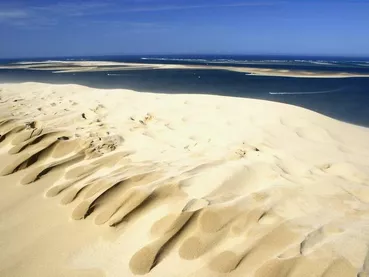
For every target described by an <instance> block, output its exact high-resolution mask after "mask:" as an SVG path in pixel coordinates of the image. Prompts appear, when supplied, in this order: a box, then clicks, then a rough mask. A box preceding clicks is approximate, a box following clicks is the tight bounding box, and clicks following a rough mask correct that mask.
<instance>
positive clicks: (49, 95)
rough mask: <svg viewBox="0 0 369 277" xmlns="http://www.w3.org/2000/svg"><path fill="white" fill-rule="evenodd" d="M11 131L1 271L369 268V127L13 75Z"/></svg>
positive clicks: (1, 141) (0, 222)
mask: <svg viewBox="0 0 369 277" xmlns="http://www.w3.org/2000/svg"><path fill="white" fill-rule="evenodd" d="M114 65H115V64H114ZM114 65H113V64H110V63H105V64H103V65H101V64H100V66H105V67H108V68H110V67H111V66H114ZM18 66H19V67H22V68H23V67H24V66H28V65H24V64H22V65H18ZM47 66H48V70H50V67H52V68H53V69H55V70H59V71H60V70H61V71H63V70H67V71H68V70H69V71H70V70H81V69H75V68H72V69H71V68H66V67H65V65H60V66H59V65H58V66H55V65H54V64H50V63H49V64H47ZM119 66H120V67H122V65H119ZM124 66H126V65H124ZM145 66H147V65H145ZM175 66H176V68H178V66H177V65H175ZM62 67H63V68H62ZM72 67H75V66H72ZM78 67H81V68H82V69H83V68H84V67H86V68H88V69H89V70H90V69H91V68H92V69H94V70H96V68H98V67H99V66H98V65H96V64H91V63H84V64H83V65H81V64H79V65H78ZM163 67H164V68H165V67H170V66H169V65H163ZM41 68H42V67H41ZM92 69H91V70H92ZM149 69H153V68H152V65H151V66H150V68H149ZM109 70H111V69H109ZM119 70H122V68H120V69H119ZM131 70H132V69H131ZM255 70H258V71H254V72H250V70H249V71H247V72H249V73H254V74H264V75H268V74H272V73H273V74H275V72H271V71H265V70H264V71H262V70H260V69H255ZM282 73H283V74H287V75H288V74H290V72H280V74H282ZM295 73H296V72H295ZM296 74H297V73H296ZM296 74H295V75H296ZM300 74H301V76H302V74H303V73H301V72H300ZM341 74H342V73H341ZM303 75H304V76H310V75H309V74H306V73H304V74H303ZM331 77H332V76H331ZM341 77H342V76H341ZM344 77H349V76H344ZM0 135H1V136H0V185H1V193H0V247H1V251H0V276H7V277H8V276H14V277H15V276H31V277H33V276H40V277H42V276H82V277H95V276H96V277H98V276H99V277H100V276H106V277H112V276H125V277H126V276H137V275H142V276H157V277H165V276H168V277H171V276H178V277H182V276H186V277H187V276H191V277H196V276H198V277H200V276H201V277H218V276H219V277H221V276H227V277H228V276H230V277H241V276H242V277H244V276H256V277H269V276H270V277H280V276H324V277H337V276H342V277H343V276H344V277H346V276H353V277H355V276H360V277H364V276H369V258H368V257H369V248H368V247H369V246H368V241H369V224H368V220H369V209H368V208H369V129H368V128H365V127H360V126H356V125H352V124H348V123H344V122H341V121H338V120H336V119H332V118H329V117H327V116H324V115H321V114H319V113H316V112H313V111H310V110H307V109H304V108H301V107H296V106H292V105H287V104H282V103H276V102H271V101H263V100H255V99H246V98H244V99H242V98H236V97H226V96H215V95H199V94H197V95H189V94H177V95H174V94H157V93H150V92H136V91H133V90H126V89H99V88H90V87H86V86H81V85H73V84H65V85H55V84H43V83H31V82H28V83H20V84H16V83H5V84H1V85H0Z"/></svg>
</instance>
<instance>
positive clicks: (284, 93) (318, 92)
mask: <svg viewBox="0 0 369 277" xmlns="http://www.w3.org/2000/svg"><path fill="white" fill-rule="evenodd" d="M344 89H345V88H339V89H332V90H320V91H298V92H284V91H281V92H273V91H271V92H269V94H271V95H305V94H325V93H334V92H339V91H342V90H344Z"/></svg>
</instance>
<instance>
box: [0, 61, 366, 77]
mask: <svg viewBox="0 0 369 277" xmlns="http://www.w3.org/2000/svg"><path fill="white" fill-rule="evenodd" d="M0 69H25V70H47V71H53V73H74V72H101V71H126V70H127V71H128V70H166V69H167V70H169V69H182V70H224V71H233V72H241V73H246V74H249V75H257V76H277V77H290V78H296V77H298V78H367V77H369V74H365V73H360V74H358V73H349V72H334V71H329V70H327V71H326V72H316V71H314V70H291V69H275V68H257V67H251V66H250V65H249V66H242V67H241V66H237V65H232V66H222V65H208V64H202V65H189V64H187V65H186V64H160V63H159V64H155V63H129V62H116V61H62V60H61V61H59V60H55V61H53V60H50V61H42V62H36V61H34V62H18V63H13V64H8V65H2V66H0Z"/></svg>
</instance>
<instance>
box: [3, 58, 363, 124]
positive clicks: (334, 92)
mask: <svg viewBox="0 0 369 277" xmlns="http://www.w3.org/2000/svg"><path fill="white" fill-rule="evenodd" d="M144 58H145V59H144V60H143V59H142V57H138V56H131V57H83V58H81V57H79V58H74V59H76V60H81V59H84V60H110V61H125V62H140V63H143V62H144V63H158V59H161V60H160V63H175V64H219V65H222V66H224V65H237V66H240V65H241V66H249V64H252V66H258V67H268V68H271V67H273V68H283V69H309V70H314V71H317V72H321V71H327V70H328V71H336V72H353V73H367V74H369V59H357V58H356V59H355V60H354V59H349V58H334V57H332V58H325V59H324V58H322V57H315V58H314V59H313V58H311V57H308V58H306V57H305V58H302V57H294V58H291V57H290V58H287V57H279V59H276V57H261V58H260V57H259V58H257V57H255V56H253V57H249V56H237V57H235V56H185V57H183V56H181V57H178V56H166V57H158V56H155V57H148V56H145V57H144ZM65 59H66V58H65ZM32 60H35V59H32ZM40 60H45V58H43V59H40ZM54 60H55V59H54ZM58 60H60V58H58ZM8 62H14V60H13V61H3V63H8ZM316 62H318V63H319V64H316ZM320 63H323V64H320ZM26 81H32V82H47V83H56V84H68V83H75V84H81V85H86V86H90V87H95V88H127V89H133V90H136V91H140V92H145V91H149V92H159V93H189V94H193V93H201V94H216V95H227V96H235V97H248V98H257V99H266V100H272V101H277V102H284V103H289V104H293V105H297V106H301V107H305V108H308V109H311V110H314V111H317V112H319V113H322V114H325V115H328V116H330V117H333V118H336V119H338V120H342V121H346V122H350V123H354V124H358V125H362V126H367V127H369V78H340V79H336V78H332V79H330V78H328V79H326V78H287V77H268V76H251V75H246V74H244V73H239V72H230V71H223V70H178V69H176V70H173V69H168V70H129V71H127V70H125V71H109V72H106V71H105V72H78V73H63V74H55V73H52V72H51V71H35V70H8V69H3V70H0V82H2V83H3V82H26Z"/></svg>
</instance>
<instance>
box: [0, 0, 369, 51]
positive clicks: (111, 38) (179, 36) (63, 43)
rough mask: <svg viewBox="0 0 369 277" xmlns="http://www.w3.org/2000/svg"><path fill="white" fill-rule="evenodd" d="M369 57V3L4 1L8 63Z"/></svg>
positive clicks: (1, 27)
mask: <svg viewBox="0 0 369 277" xmlns="http://www.w3.org/2000/svg"><path fill="white" fill-rule="evenodd" d="M183 53H189V54H195V53H196V54H203V53H214V54H273V55H275V54H276V55H283V54H291V55H296V54H303V55H333V56H335V55H342V56H369V0H306V1H302V0H280V1H279V0H265V1H263V0H120V1H119V0H107V1H102V0H91V1H68V0H67V1H60V0H59V1H55V0H23V1H19V0H8V1H7V0H1V1H0V58H14V57H49V56H50V57H52V56H73V55H110V54H142V55H144V54H183Z"/></svg>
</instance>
